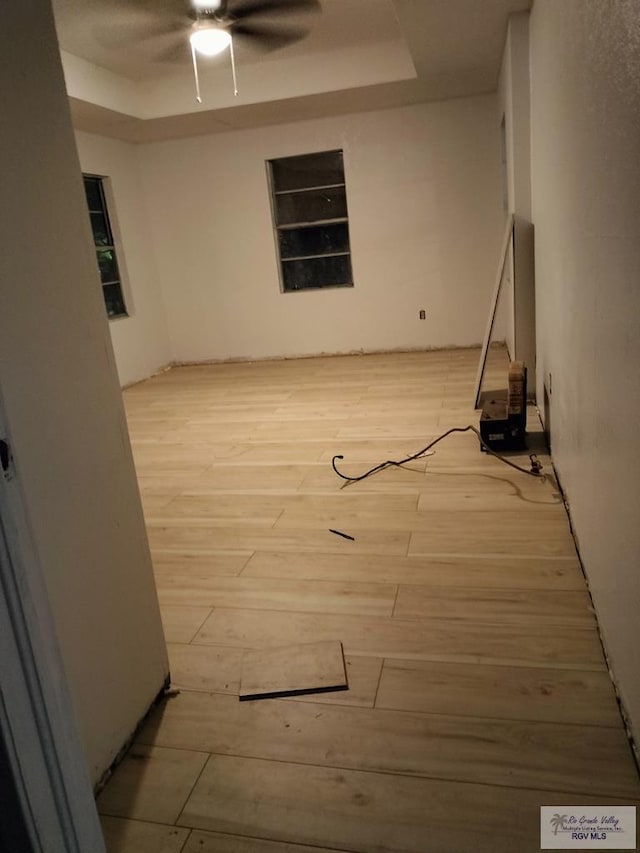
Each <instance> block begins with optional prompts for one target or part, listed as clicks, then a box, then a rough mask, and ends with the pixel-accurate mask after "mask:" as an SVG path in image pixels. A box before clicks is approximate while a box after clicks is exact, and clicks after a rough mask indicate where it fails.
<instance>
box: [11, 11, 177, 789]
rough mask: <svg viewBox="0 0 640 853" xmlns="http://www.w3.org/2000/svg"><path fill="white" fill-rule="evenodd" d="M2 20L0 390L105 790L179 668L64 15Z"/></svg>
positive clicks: (85, 736) (87, 740)
mask: <svg viewBox="0 0 640 853" xmlns="http://www.w3.org/2000/svg"><path fill="white" fill-rule="evenodd" d="M0 10H1V11H0V54H1V55H2V70H1V71H0V86H1V91H2V134H1V135H0V154H1V156H2V163H3V168H2V170H1V171H0V198H1V199H2V204H0V305H1V306H2V308H1V310H0V387H1V390H2V396H3V399H4V405H5V415H6V418H7V422H8V427H9V438H10V443H11V446H12V449H13V454H14V458H15V465H16V471H17V477H18V479H19V481H20V486H21V490H22V494H23V495H24V499H25V508H26V512H27V516H28V521H29V524H30V527H31V532H32V535H33V539H34V542H35V545H36V548H37V551H38V555H39V559H40V564H41V567H42V571H43V574H44V579H45V582H46V585H47V587H48V590H49V594H50V598H51V607H52V611H53V616H54V620H55V624H56V629H57V632H58V637H59V642H60V647H61V651H62V655H63V659H64V664H65V668H66V671H67V675H68V678H69V684H70V689H71V693H72V696H73V700H74V703H75V707H76V710H77V715H78V720H79V724H80V729H81V736H82V740H83V743H84V748H85V754H86V757H87V763H88V767H89V771H90V774H91V777H92V779H93V780H94V781H95V780H97V779H98V778H99V776H100V775H101V773H102V772H103V771H104V770H105V769H106V767H108V765H109V764H110V762H111V760H112V759H113V758H114V756H115V754H116V753H117V751H118V750H119V749H120V747H121V746H122V744H123V742H124V741H125V739H126V738H127V736H128V735H129V734H130V733H131V731H132V729H133V727H134V726H135V724H136V723H137V722H138V720H139V719H140V717H141V716H142V715H143V714H144V712H145V711H146V710H147V708H148V706H149V704H150V703H151V701H152V700H153V698H154V696H155V695H156V693H157V692H158V691H159V690H160V689H161V687H162V685H163V681H164V678H165V674H166V672H167V669H168V665H167V659H166V651H165V647H164V642H163V634H162V627H161V623H160V618H159V612H158V605H157V600H156V595H155V588H154V583H153V576H152V570H151V561H150V556H149V550H148V545H147V539H146V532H145V528H144V522H143V517H142V511H141V507H140V499H139V493H138V489H137V484H136V479H135V472H134V468H133V463H132V458H131V452H130V447H129V439H128V435H127V430H126V425H125V420H124V413H123V407H122V398H121V395H120V389H119V386H118V381H117V375H116V370H115V364H114V359H113V351H112V347H111V341H110V339H109V330H108V327H107V320H106V316H105V310H104V303H103V300H102V293H101V290H100V285H99V281H98V273H97V268H96V260H95V253H94V249H93V247H92V245H91V234H90V230H89V222H88V217H87V213H86V201H85V198H84V192H83V188H82V181H81V175H80V168H79V164H78V159H77V154H76V150H75V145H74V137H73V131H72V129H71V122H70V117H69V107H68V103H67V98H66V94H65V89H64V81H63V76H62V69H61V66H60V57H59V54H58V49H57V42H56V38H55V30H54V26H53V20H52V16H51V9H50V6H49V3H48V2H47V0H23V2H21V3H10V4H2V5H1V6H0ZM27 568H28V570H29V571H37V567H36V566H34V565H33V564H32V563H27Z"/></svg>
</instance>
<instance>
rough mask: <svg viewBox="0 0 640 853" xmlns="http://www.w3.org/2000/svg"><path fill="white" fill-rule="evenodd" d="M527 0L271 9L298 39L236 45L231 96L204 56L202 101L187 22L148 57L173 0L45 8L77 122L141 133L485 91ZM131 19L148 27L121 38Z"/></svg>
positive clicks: (221, 73)
mask: <svg viewBox="0 0 640 853" xmlns="http://www.w3.org/2000/svg"><path fill="white" fill-rule="evenodd" d="M186 2H187V0H185V4H186ZM238 2H239V3H241V0H238ZM532 2H533V0H321V3H322V11H321V13H320V14H318V15H306V16H302V17H300V18H296V17H295V16H294V17H291V16H290V15H287V16H286V17H283V18H280V20H283V21H285V22H286V24H287V25H291V24H296V23H302V22H303V21H304V22H305V23H307V22H308V23H309V24H310V31H309V34H308V36H307V37H306V38H305V39H303V40H301V41H299V42H297V43H295V44H293V45H290V46H288V47H286V48H282V49H280V50H277V51H272V52H269V53H259V52H256V51H255V50H249V49H246V48H244V49H243V48H242V47H240V45H238V49H237V51H236V61H237V66H238V88H239V90H240V93H239V96H238V97H237V98H234V96H233V92H232V86H231V77H230V70H229V67H228V57H225V56H223V57H219V58H216V59H214V60H209V61H208V62H207V61H205V62H203V63H202V66H203V67H202V68H201V77H202V84H203V86H202V88H203V104H202V105H199V104H196V102H195V99H194V95H193V79H192V71H191V64H190V54H189V51H188V47H187V36H188V32H185V36H184V53H183V58H182V61H172V62H158V61H157V57H158V54H159V53H160V52H162V51H163V50H166V48H167V47H168V46H169V45H170V44H172V40H171V37H167V36H154V35H153V29H154V26H155V25H156V24H157V22H158V21H164V20H166V19H167V17H171V16H172V15H173V14H174V13H173V10H175V6H176V0H147V2H146V3H143V2H138V3H135V4H134V3H131V2H129V0H53V8H54V15H55V19H56V27H57V30H58V38H59V42H60V47H61V50H62V55H63V65H64V68H65V76H66V80H67V90H68V93H69V95H70V100H71V105H72V113H73V115H74V122H75V124H76V126H77V127H78V128H79V129H83V130H88V131H93V132H98V133H104V134H106V135H110V136H115V137H118V138H122V139H129V140H131V141H144V140H149V139H164V138H169V137H176V136H186V135H191V134H194V133H203V132H216V131H224V130H229V129H232V128H237V127H249V126H258V125H264V124H271V123H280V122H283V121H291V120H296V119H299V118H311V117H315V116H324V115H330V114H338V113H344V112H353V111H357V110H365V109H376V108H383V107H389V106H399V105H403V104H407V103H416V102H420V101H429V100H440V99H444V98H452V97H462V96H467V95H475V94H481V93H485V92H490V91H494V90H495V88H496V84H497V79H498V74H499V70H500V62H501V58H502V51H503V47H504V39H505V35H506V30H507V21H508V17H509V15H510V14H511V13H514V12H519V11H524V10H526V9H529V8H530V6H531V4H532ZM152 10H153V11H152ZM136 24H142V28H143V30H144V31H145V32H149V33H150V35H149V37H146V38H143V39H141V40H138V41H134V40H130V41H126V40H125V45H124V46H123V45H122V37H123V35H124V36H126V35H127V33H128V32H129V28H130V27H132V26H135V25H136ZM178 41H179V37H178Z"/></svg>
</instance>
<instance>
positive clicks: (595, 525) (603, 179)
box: [531, 0, 640, 738]
mask: <svg viewBox="0 0 640 853" xmlns="http://www.w3.org/2000/svg"><path fill="white" fill-rule="evenodd" d="M639 40H640V11H639V9H638V4H637V2H636V0H608V2H602V0H563V2H561V3H559V2H557V0H536V3H535V5H534V8H533V12H532V15H531V80H532V101H531V104H532V178H533V180H532V186H533V218H534V223H535V227H536V278H537V294H536V298H537V306H538V313H537V328H538V399H539V400H542V399H543V384H544V385H546V386H547V390H549V375H550V374H552V384H551V389H550V390H551V397H550V405H549V411H548V412H547V415H546V416H547V418H548V419H549V420H550V427H551V442H552V449H553V454H554V459H555V463H556V466H557V468H558V471H559V473H560V477H561V480H562V484H563V486H564V488H565V490H566V492H567V495H568V499H569V503H570V511H571V517H572V519H573V523H574V525H575V530H576V533H577V537H578V540H579V544H580V552H581V556H582V559H583V561H584V566H585V569H586V573H587V576H588V579H589V583H590V586H591V590H592V593H593V598H594V602H595V606H596V609H597V613H598V618H599V620H600V625H601V628H602V631H603V634H604V642H605V646H606V649H607V651H608V653H609V655H610V659H611V663H612V667H613V674H614V677H615V680H616V682H617V684H618V686H619V689H620V693H621V696H622V700H623V702H624V705H625V707H626V710H627V712H628V714H629V715H630V717H631V720H632V722H633V727H634V731H635V735H636V738H640V616H639V614H640V523H639V520H640V452H639V450H640V448H639V439H638V436H639V429H638V424H639V422H640V324H639V321H638V318H639V317H640V163H639V160H638V152H639V151H640V53H639V52H638V43H639Z"/></svg>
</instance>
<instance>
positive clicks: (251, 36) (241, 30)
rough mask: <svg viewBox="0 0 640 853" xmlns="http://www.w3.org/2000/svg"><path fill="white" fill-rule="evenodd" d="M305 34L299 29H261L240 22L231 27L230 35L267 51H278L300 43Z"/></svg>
mask: <svg viewBox="0 0 640 853" xmlns="http://www.w3.org/2000/svg"><path fill="white" fill-rule="evenodd" d="M307 33H308V30H307V29H302V28H301V27H287V28H283V27H277V28H276V27H268V26H264V27H263V26H260V25H258V24H244V23H240V22H238V23H236V24H234V25H233V26H232V27H231V34H232V36H233V38H234V39H236V38H239V39H240V40H242V41H246V42H248V43H250V44H252V45H256V46H257V47H260V48H262V50H267V51H268V50H278V48H281V47H286V46H287V45H289V44H293V42H296V41H300V39H303V38H304V37H305V36H306V35H307Z"/></svg>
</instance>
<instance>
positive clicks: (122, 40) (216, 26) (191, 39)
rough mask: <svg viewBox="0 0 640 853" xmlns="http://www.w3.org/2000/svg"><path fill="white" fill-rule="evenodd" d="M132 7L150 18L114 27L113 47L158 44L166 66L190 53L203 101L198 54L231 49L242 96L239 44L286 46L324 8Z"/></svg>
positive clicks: (236, 0)
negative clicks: (236, 52)
mask: <svg viewBox="0 0 640 853" xmlns="http://www.w3.org/2000/svg"><path fill="white" fill-rule="evenodd" d="M120 2H121V0H120ZM116 5H120V3H119V2H117V3H116ZM123 5H124V4H123ZM126 7H127V9H128V10H129V11H135V12H137V13H141V14H142V15H143V16H144V17H143V18H139V19H138V20H136V21H135V23H134V22H133V21H131V22H128V23H126V24H124V23H123V24H118V25H117V29H115V30H114V29H111V37H110V38H109V41H110V42H111V44H112V45H113V46H116V45H117V46H123V45H124V44H126V43H136V42H143V41H146V42H147V43H148V42H151V41H153V40H158V43H159V49H158V51H157V53H156V59H157V60H158V61H160V62H167V61H174V60H176V59H180V58H182V57H183V56H185V53H186V50H187V49H190V51H191V59H192V62H193V71H194V79H195V85H196V99H197V101H198V103H202V99H201V97H200V82H199V78H198V64H197V56H201V57H202V56H204V57H211V56H216V55H218V54H220V53H222V52H223V51H224V50H226V49H227V48H228V49H229V53H230V58H231V69H232V73H233V84H234V94H235V95H237V94H238V87H237V84H236V70H235V57H234V42H237V43H241V42H244V43H246V44H248V45H251V46H255V47H256V48H258V49H260V50H263V51H269V50H276V49H278V48H281V47H286V46H287V45H289V44H293V43H294V42H296V41H299V40H300V39H302V38H304V37H305V36H306V35H307V33H308V31H309V27H308V25H306V22H305V21H304V18H303V16H304V17H306V16H307V15H308V14H309V13H315V12H319V11H320V8H321V7H320V2H319V0H160V2H158V0H126ZM287 14H293V15H294V17H295V21H294V23H293V24H287V23H286V22H285V20H284V19H285V16H286V15H287ZM104 35H105V33H104V31H103V37H104ZM167 41H168V42H169V43H167Z"/></svg>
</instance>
